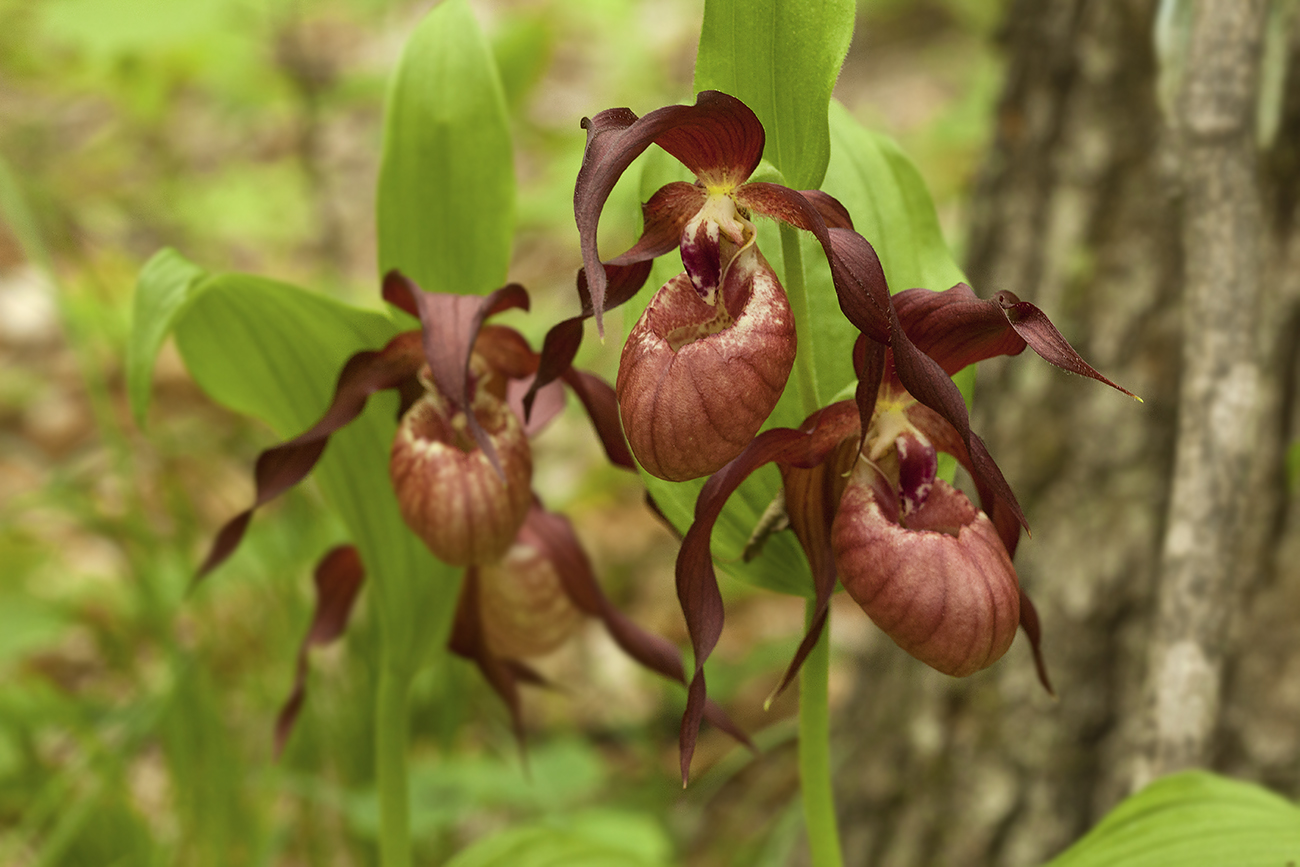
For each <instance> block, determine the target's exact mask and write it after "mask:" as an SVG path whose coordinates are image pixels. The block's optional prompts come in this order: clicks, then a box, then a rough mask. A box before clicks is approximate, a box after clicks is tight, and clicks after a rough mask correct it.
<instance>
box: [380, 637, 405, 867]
mask: <svg viewBox="0 0 1300 867" xmlns="http://www.w3.org/2000/svg"><path fill="white" fill-rule="evenodd" d="M410 697H411V678H410V677H409V676H407V674H406V671H405V670H404V669H402V668H401V667H399V666H395V665H392V664H390V663H389V662H387V661H383V662H381V663H380V670H379V689H378V691H377V694H376V699H375V702H376V705H375V783H376V786H377V787H378V789H379V859H380V863H381V864H382V865H383V867H411V820H410V788H409V784H408V782H407V775H406V758H407V745H408V741H409V736H410V716H411V715H410Z"/></svg>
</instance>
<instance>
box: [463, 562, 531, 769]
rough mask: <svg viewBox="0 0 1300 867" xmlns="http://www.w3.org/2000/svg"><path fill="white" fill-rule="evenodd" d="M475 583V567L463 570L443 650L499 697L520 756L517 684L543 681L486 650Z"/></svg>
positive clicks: (522, 746)
mask: <svg viewBox="0 0 1300 867" xmlns="http://www.w3.org/2000/svg"><path fill="white" fill-rule="evenodd" d="M479 583H480V582H479V574H478V567H477V566H471V567H469V568H468V569H466V570H465V581H464V583H462V584H461V588H460V598H459V599H458V600H457V603H456V615H455V618H454V619H453V620H452V625H451V639H450V640H449V641H448V642H447V648H448V649H449V650H450V651H451V652H452V653H455V654H456V655H457V656H460V657H463V658H465V659H468V660H470V661H471V662H473V663H474V664H475V665H476V666H478V670H479V671H480V672H482V674H483V678H484V679H485V680H486V681H487V682H488V685H489V686H491V687H492V690H493V691H494V692H495V693H496V694H497V695H499V696H500V697H501V700H502V701H503V702H504V703H505V706H506V709H507V710H509V712H510V723H511V728H512V729H513V730H514V735H515V742H516V743H517V744H518V745H519V751H520V753H521V754H523V752H524V750H525V742H526V739H525V737H524V715H523V705H522V704H521V702H520V698H519V681H520V680H524V681H526V682H536V683H545V681H544V680H543V679H542V678H541V677H540V676H539V675H537V674H536V673H535V672H533V670H532V669H530V668H529V667H528V666H527V665H525V664H524V663H521V662H518V661H517V660H506V659H502V658H501V657H499V656H497V655H496V654H494V653H493V652H492V651H491V649H490V648H489V647H488V643H487V636H486V635H485V634H484V631H483V614H482V609H481V600H480V592H479Z"/></svg>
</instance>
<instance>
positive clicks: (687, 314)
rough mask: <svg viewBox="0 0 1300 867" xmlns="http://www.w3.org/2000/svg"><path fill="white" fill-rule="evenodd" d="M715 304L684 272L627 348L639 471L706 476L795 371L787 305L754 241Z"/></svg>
mask: <svg viewBox="0 0 1300 867" xmlns="http://www.w3.org/2000/svg"><path fill="white" fill-rule="evenodd" d="M712 300H713V301H714V303H708V302H706V301H705V300H704V299H703V298H702V297H701V295H700V293H699V291H698V290H697V287H695V286H694V285H693V284H692V282H691V278H690V277H689V276H688V275H687V274H685V273H683V274H679V275H678V276H676V277H674V278H673V279H672V280H670V281H668V283H667V284H665V285H664V287H663V288H662V289H660V290H659V292H658V293H656V295H655V297H654V298H653V299H652V300H651V302H650V304H649V306H648V307H646V310H645V313H644V314H642V316H641V319H640V321H638V322H637V324H636V326H635V327H634V328H633V329H632V333H631V334H630V335H629V336H628V339H627V343H626V344H625V345H624V347H623V357H622V359H621V361H620V362H619V370H618V403H619V410H620V415H621V416H622V419H623V431H624V433H626V434H627V438H628V443H629V444H630V445H631V447H632V453H633V454H635V455H636V458H637V460H638V461H639V462H640V463H641V466H642V467H644V468H645V470H646V472H648V473H650V474H651V475H654V476H657V477H659V478H661V479H667V480H669V481H685V480H687V479H696V478H699V477H701V476H707V475H709V474H710V473H713V472H715V471H717V470H719V469H721V468H722V466H723V465H725V464H726V463H727V462H728V461H730V460H731V459H732V458H734V457H735V456H736V455H738V454H740V452H741V450H742V449H744V448H745V446H746V445H748V443H749V442H750V440H751V439H753V437H754V435H755V434H756V433H758V430H759V428H760V427H762V425H763V422H764V421H766V420H767V417H768V416H769V415H771V413H772V409H773V408H774V407H775V406H776V402H777V399H778V398H779V397H780V396H781V392H782V390H783V389H784V388H785V383H786V380H787V379H788V378H789V376H790V370H791V368H792V367H793V366H794V356H795V329H794V316H793V315H792V314H791V312H790V304H789V302H788V301H787V300H786V297H785V290H783V289H782V288H781V284H780V283H779V282H778V281H777V278H776V274H775V273H774V272H773V271H772V268H771V266H770V265H768V264H767V261H766V260H765V259H764V258H763V256H762V254H761V253H759V252H758V250H757V249H756V248H755V247H754V246H753V244H752V243H751V244H749V245H748V246H747V247H745V248H744V249H743V250H741V252H740V253H739V254H737V255H736V256H735V258H734V259H733V260H732V262H731V264H730V266H729V267H728V268H727V270H726V274H725V276H724V278H723V287H722V291H720V292H717V293H716V294H715V296H714V298H713V299H712Z"/></svg>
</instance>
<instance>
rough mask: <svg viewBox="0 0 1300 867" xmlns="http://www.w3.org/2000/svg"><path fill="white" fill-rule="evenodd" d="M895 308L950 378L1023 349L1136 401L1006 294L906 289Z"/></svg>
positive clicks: (962, 288) (961, 286)
mask: <svg viewBox="0 0 1300 867" xmlns="http://www.w3.org/2000/svg"><path fill="white" fill-rule="evenodd" d="M894 308H895V309H896V310H897V311H898V320H899V323H900V324H901V325H902V327H903V331H904V332H906V334H907V336H908V338H909V339H911V341H912V343H914V344H915V345H916V347H917V348H918V349H920V350H921V351H922V352H924V353H925V354H926V355H928V356H930V357H931V358H933V359H934V360H935V361H936V362H938V363H939V366H940V367H942V368H943V369H944V370H945V371H946V372H947V373H949V374H953V373H956V372H957V371H959V370H961V369H962V368H963V367H965V366H966V365H968V364H974V363H975V362H977V361H983V360H984V359H986V358H992V357H994V356H996V355H1018V354H1020V353H1021V352H1023V351H1024V349H1025V347H1026V346H1028V347H1030V348H1031V349H1033V350H1034V352H1036V353H1038V355H1039V356H1040V357H1042V358H1043V359H1044V360H1045V361H1048V362H1050V363H1051V364H1054V365H1056V366H1057V367H1059V368H1061V369H1063V370H1068V371H1070V372H1071V373H1077V374H1079V375H1080V376H1086V377H1089V378H1090V379H1095V380H1097V381H1098V382H1102V383H1105V384H1106V385H1109V386H1110V387H1111V388H1114V389H1118V390H1119V391H1122V392H1124V393H1125V394H1127V395H1129V396H1130V397H1135V395H1134V394H1133V393H1132V392H1131V391H1129V390H1127V389H1125V388H1122V387H1120V386H1118V385H1116V384H1115V383H1113V382H1111V381H1110V380H1109V379H1107V378H1106V377H1104V376H1102V375H1101V374H1100V373H1098V372H1097V370H1096V369H1095V368H1093V367H1092V365H1090V364H1088V362H1086V361H1084V360H1083V358H1082V357H1081V356H1080V355H1079V353H1078V352H1076V351H1075V349H1074V347H1073V346H1071V345H1070V343H1069V341H1067V340H1066V339H1065V338H1064V337H1062V336H1061V332H1059V331H1057V330H1056V326H1055V325H1053V324H1052V323H1051V321H1050V320H1049V319H1048V318H1047V316H1046V314H1044V313H1043V311H1042V310H1040V309H1039V308H1037V307H1035V306H1034V305H1033V304H1030V303H1029V302H1027V301H1021V300H1020V299H1019V298H1017V297H1016V296H1015V295H1013V294H1012V293H1010V292H998V293H997V294H996V295H994V296H993V297H992V298H989V299H982V298H977V297H976V296H975V293H974V292H972V291H971V288H970V287H969V286H967V285H966V284H965V283H958V284H957V285H956V286H953V287H952V288H951V289H948V290H946V291H944V292H931V291H929V290H928V289H908V290H907V291H905V292H900V293H898V294H897V295H895V296H894Z"/></svg>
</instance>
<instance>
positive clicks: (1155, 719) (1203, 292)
mask: <svg viewBox="0 0 1300 867" xmlns="http://www.w3.org/2000/svg"><path fill="white" fill-rule="evenodd" d="M1267 15H1268V2H1267V0H1208V2H1203V3H1198V4H1196V6H1195V7H1194V9H1193V12H1192V20H1191V28H1190V38H1189V44H1188V48H1187V54H1188V57H1189V58H1195V59H1196V62H1194V63H1188V64H1187V66H1186V71H1185V74H1184V81H1183V85H1182V90H1181V93H1180V94H1179V100H1178V110H1177V114H1176V117H1175V129H1174V134H1173V138H1174V139H1175V140H1176V143H1177V145H1176V146H1177V148H1178V151H1177V155H1178V162H1179V165H1180V172H1179V180H1180V182H1181V186H1182V193H1183V209H1182V212H1183V213H1182V217H1183V219H1182V235H1183V246H1182V253H1183V261H1184V290H1183V294H1184V297H1183V374H1182V387H1181V390H1180V395H1179V401H1180V403H1179V413H1178V435H1177V436H1178V439H1177V446H1176V454H1177V457H1176V460H1175V463H1174V474H1173V478H1172V479H1171V498H1170V510H1169V518H1168V521H1169V523H1168V527H1167V529H1166V531H1165V538H1164V547H1163V552H1162V562H1161V573H1160V587H1159V605H1158V608H1157V611H1156V621H1155V635H1154V637H1153V640H1152V642H1151V649H1150V653H1149V657H1150V662H1149V665H1148V669H1147V687H1146V691H1147V695H1148V705H1149V706H1148V709H1147V717H1148V729H1149V730H1148V731H1147V732H1146V733H1145V738H1144V741H1145V742H1144V745H1143V748H1142V750H1141V753H1140V754H1139V756H1138V767H1137V769H1136V774H1135V776H1136V780H1135V783H1136V785H1137V786H1142V785H1145V784H1146V783H1147V782H1149V781H1150V780H1151V779H1152V778H1153V777H1156V776H1161V775H1163V774H1167V773H1172V772H1174V771H1179V770H1184V769H1186V768H1191V767H1202V766H1204V765H1205V764H1206V763H1207V760H1208V759H1209V757H1210V750H1211V748H1212V739H1213V737H1214V734H1215V731H1216V730H1217V728H1218V720H1219V697H1220V689H1221V686H1222V675H1223V661H1224V652H1225V647H1224V642H1225V639H1226V633H1227V623H1228V614H1229V613H1230V612H1232V611H1234V610H1236V608H1237V606H1238V600H1239V597H1240V594H1239V592H1238V586H1237V584H1238V582H1237V581H1235V580H1234V579H1236V578H1237V577H1238V576H1237V575H1236V574H1235V572H1236V566H1237V564H1238V563H1239V562H1240V560H1241V557H1242V555H1243V553H1244V551H1243V548H1242V541H1243V533H1242V531H1243V530H1244V528H1245V519H1246V512H1247V509H1248V507H1249V504H1250V499H1251V497H1250V488H1249V485H1248V484H1247V480H1248V479H1249V477H1250V461H1251V456H1252V453H1253V452H1254V451H1255V449H1256V448H1257V446H1258V429H1257V417H1258V412H1259V407H1260V400H1259V385H1260V365H1259V358H1258V356H1257V352H1256V347H1257V341H1258V339H1259V286H1260V282H1259V281H1260V265H1261V258H1262V257H1261V253H1262V252H1263V240H1262V237H1261V235H1262V232H1261V229H1262V228H1263V220H1262V216H1261V213H1260V208H1261V205H1260V200H1261V193H1260V189H1259V186H1258V165H1257V158H1256V148H1255V130H1256V113H1255V110H1256V105H1257V103H1258V92H1259V80H1260V65H1261V55H1262V50H1261V49H1262V47H1263V41H1264V23H1265V21H1266V19H1267Z"/></svg>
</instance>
